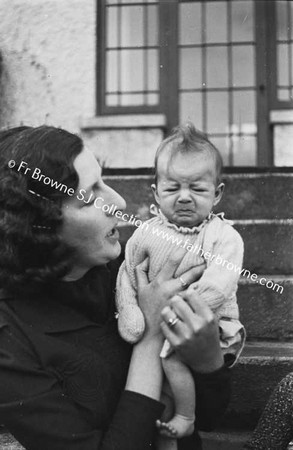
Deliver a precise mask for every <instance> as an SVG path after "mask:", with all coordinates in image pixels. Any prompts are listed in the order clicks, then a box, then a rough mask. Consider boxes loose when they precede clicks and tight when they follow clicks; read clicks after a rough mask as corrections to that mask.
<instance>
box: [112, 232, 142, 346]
mask: <svg viewBox="0 0 293 450" xmlns="http://www.w3.org/2000/svg"><path fill="white" fill-rule="evenodd" d="M141 236H142V232H141V230H140V229H139V228H138V229H137V230H135V232H134V233H133V235H132V237H131V238H130V239H129V240H128V242H127V244H126V248H125V261H124V262H123V263H122V265H121V267H120V269H119V272H118V276H117V283H116V307H117V311H118V330H119V333H120V335H121V337H122V338H123V339H125V340H126V341H127V342H130V343H132V344H133V343H135V342H137V341H139V339H140V338H141V337H142V335H143V332H144V329H145V321H144V317H143V314H142V311H141V309H140V308H139V306H138V302H137V283H136V277H135V268H136V267H137V265H138V264H139V263H140V262H142V261H143V259H144V253H143V251H139V244H140V241H141Z"/></svg>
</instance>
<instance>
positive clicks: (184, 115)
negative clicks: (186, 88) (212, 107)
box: [179, 92, 203, 130]
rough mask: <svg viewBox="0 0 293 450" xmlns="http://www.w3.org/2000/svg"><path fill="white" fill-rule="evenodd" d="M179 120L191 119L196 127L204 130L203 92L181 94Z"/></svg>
mask: <svg viewBox="0 0 293 450" xmlns="http://www.w3.org/2000/svg"><path fill="white" fill-rule="evenodd" d="M179 104H180V107H179V121H180V122H181V123H183V122H186V120H191V121H192V122H193V123H194V125H195V127H196V128H198V129H200V130H202V127H203V125H202V94H201V93H198V92H195V93H187V92H186V93H185V92H182V93H181V94H180V95H179Z"/></svg>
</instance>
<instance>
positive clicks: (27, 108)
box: [0, 0, 96, 132]
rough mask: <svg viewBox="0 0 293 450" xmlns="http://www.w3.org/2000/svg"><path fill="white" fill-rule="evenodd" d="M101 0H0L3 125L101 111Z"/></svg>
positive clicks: (69, 125)
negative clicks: (98, 105) (98, 4)
mask: <svg viewBox="0 0 293 450" xmlns="http://www.w3.org/2000/svg"><path fill="white" fill-rule="evenodd" d="M95 47H96V0H0V52H1V54H2V75H1V81H0V127H6V126H15V125H18V124H20V123H24V124H27V125H40V124H43V123H46V124H50V125H51V124H52V125H55V126H62V127H64V128H66V129H68V130H70V131H75V132H78V131H79V117H80V116H91V117H92V116H94V114H95V103H96V101H95V71H96V68H95V64H96V48H95Z"/></svg>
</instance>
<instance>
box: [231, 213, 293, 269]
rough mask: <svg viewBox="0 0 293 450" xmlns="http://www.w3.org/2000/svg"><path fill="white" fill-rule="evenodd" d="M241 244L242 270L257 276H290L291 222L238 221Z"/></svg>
mask: <svg viewBox="0 0 293 450" xmlns="http://www.w3.org/2000/svg"><path fill="white" fill-rule="evenodd" d="M235 228H236V229H237V230H238V231H239V233H240V235H241V236H242V239H243V241H244V249H245V250H244V263H243V267H245V269H249V270H250V271H253V272H255V273H256V274H265V273H270V274H279V275H290V274H292V273H293V220H292V219H287V220H283V221H264V220H251V221H248V220H247V221H244V220H243V221H237V222H236V223H235Z"/></svg>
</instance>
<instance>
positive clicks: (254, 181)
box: [104, 171, 293, 220]
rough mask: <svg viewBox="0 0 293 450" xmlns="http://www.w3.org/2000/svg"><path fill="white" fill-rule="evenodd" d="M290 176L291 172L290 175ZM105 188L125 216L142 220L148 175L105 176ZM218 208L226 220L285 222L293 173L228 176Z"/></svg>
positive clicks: (291, 206) (292, 206)
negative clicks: (123, 206) (121, 202)
mask: <svg viewBox="0 0 293 450" xmlns="http://www.w3.org/2000/svg"><path fill="white" fill-rule="evenodd" d="M291 172H292V171H291ZM104 178H105V181H106V183H107V184H109V185H110V186H112V187H113V188H114V189H115V190H117V191H118V192H119V193H120V194H121V195H122V196H123V197H124V198H125V200H126V202H127V205H128V206H127V212H128V213H129V214H130V215H131V214H133V215H135V216H137V217H138V218H141V219H143V220H145V219H146V218H148V217H149V206H150V204H151V203H154V198H153V194H152V191H151V187H150V186H151V184H152V183H153V177H152V176H151V175H143V174H140V175H129V174H128V175H108V176H105V177H104ZM224 182H225V184H226V188H225V193H224V196H223V199H222V201H221V202H220V205H219V207H218V211H224V212H225V214H226V217H227V218H229V219H287V218H292V211H293V173H290V172H287V173H282V172H276V173H271V172H268V173H251V172H250V173H230V174H225V175H224Z"/></svg>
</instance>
